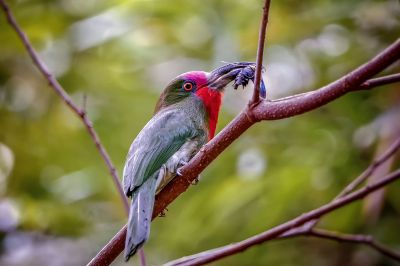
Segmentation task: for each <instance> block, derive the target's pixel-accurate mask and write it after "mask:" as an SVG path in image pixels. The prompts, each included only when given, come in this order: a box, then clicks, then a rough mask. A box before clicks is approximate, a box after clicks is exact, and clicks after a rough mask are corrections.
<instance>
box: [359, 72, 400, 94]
mask: <svg viewBox="0 0 400 266" xmlns="http://www.w3.org/2000/svg"><path fill="white" fill-rule="evenodd" d="M395 82H400V73H396V74H392V75H387V76H383V77H379V78H374V79H370V80H369V81H367V82H365V83H364V84H362V85H361V86H360V87H358V88H356V89H355V90H354V91H356V90H369V89H371V88H374V87H377V86H383V85H387V84H391V83H395Z"/></svg>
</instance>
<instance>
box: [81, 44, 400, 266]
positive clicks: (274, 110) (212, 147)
mask: <svg viewBox="0 0 400 266" xmlns="http://www.w3.org/2000/svg"><path fill="white" fill-rule="evenodd" d="M399 57H400V40H397V41H396V42H394V43H393V44H392V45H390V46H389V47H388V48H386V49H385V50H383V51H382V52H380V53H379V54H378V55H377V56H375V57H374V58H373V59H371V60H370V61H368V62H367V63H365V64H364V65H362V66H360V67H359V68H357V69H356V70H354V71H353V72H351V73H350V74H348V75H346V76H345V77H343V78H341V79H339V80H337V81H335V82H333V83H331V84H329V85H327V86H325V87H323V88H321V89H319V90H315V91H312V92H309V93H305V94H304V93H303V94H301V95H300V96H299V97H295V98H291V99H287V100H282V101H279V100H277V101H263V102H261V103H260V104H259V105H257V106H256V107H255V108H253V109H249V108H248V109H245V110H243V111H242V112H241V113H240V114H239V115H238V116H236V117H235V118H234V119H233V120H232V121H231V122H230V123H229V124H228V125H227V126H226V127H225V128H224V129H223V130H222V131H221V132H220V133H218V135H217V136H215V138H214V139H212V140H211V141H210V142H209V143H207V144H206V145H205V146H204V147H203V148H202V149H201V150H200V152H198V153H197V154H196V155H195V156H194V157H193V158H192V160H191V161H190V162H189V163H188V164H187V165H185V166H184V167H182V169H181V173H182V176H177V177H176V178H174V179H173V180H172V181H171V182H170V183H169V184H168V185H167V186H166V187H165V188H164V189H163V190H162V191H161V192H160V193H159V194H158V195H157V196H156V201H155V205H154V211H153V219H154V218H156V217H157V216H158V215H159V214H160V213H162V212H163V210H164V209H165V208H166V207H167V206H168V205H169V204H170V203H171V202H172V201H174V200H175V199H176V198H177V197H178V196H179V195H180V194H182V193H183V192H185V191H186V190H187V188H188V187H189V186H190V184H191V182H192V181H193V180H195V178H196V177H197V176H198V175H199V174H200V173H201V172H202V171H203V170H204V169H205V168H206V167H207V166H208V165H209V164H210V163H211V162H212V161H213V160H215V159H216V158H217V157H218V155H219V154H221V152H223V151H224V150H225V149H226V148H227V147H228V146H229V145H230V144H231V143H232V142H233V141H234V140H236V139H237V138H238V137H239V136H240V135H242V134H243V133H244V132H245V131H246V130H247V129H248V128H249V127H251V126H252V125H253V124H254V123H256V122H257V121H259V120H274V119H283V118H287V117H291V116H296V115H300V114H302V113H304V112H307V111H311V110H314V109H317V108H318V107H321V106H323V105H325V104H328V103H329V102H331V101H333V100H335V99H337V98H339V97H340V96H343V95H345V94H346V93H347V92H350V91H352V90H354V88H357V87H358V86H359V85H360V84H361V83H363V82H365V81H366V80H367V79H368V78H369V77H371V76H374V75H376V74H378V73H379V72H381V71H382V70H383V69H385V68H386V67H388V66H390V65H391V64H392V63H394V62H395V61H397V60H398V58H399ZM359 73H362V76H358V74H359ZM249 113H250V114H252V115H249ZM254 118H256V119H257V120H254ZM125 230H126V226H125V227H123V228H122V229H121V230H120V231H119V232H118V233H117V234H116V235H115V236H114V237H113V238H112V239H111V240H110V242H109V243H107V245H106V246H104V247H103V249H102V250H101V251H100V252H99V253H98V254H97V255H96V256H95V257H94V258H93V259H92V261H91V262H90V263H89V264H88V265H91V266H95V265H109V264H107V263H106V262H107V261H113V260H114V259H115V258H116V257H117V256H118V254H119V253H121V252H122V250H123V245H121V242H124V240H125V234H126V231H125Z"/></svg>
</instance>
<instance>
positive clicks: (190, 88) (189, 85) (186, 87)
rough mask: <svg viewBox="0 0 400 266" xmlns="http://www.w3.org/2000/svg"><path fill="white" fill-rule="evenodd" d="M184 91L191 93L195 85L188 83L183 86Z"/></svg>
mask: <svg viewBox="0 0 400 266" xmlns="http://www.w3.org/2000/svg"><path fill="white" fill-rule="evenodd" d="M183 89H184V90H185V91H191V90H192V89H193V84H192V83H190V82H186V83H185V84H183Z"/></svg>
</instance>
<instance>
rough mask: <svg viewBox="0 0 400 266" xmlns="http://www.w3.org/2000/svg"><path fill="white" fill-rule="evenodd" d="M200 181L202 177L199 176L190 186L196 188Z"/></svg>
mask: <svg viewBox="0 0 400 266" xmlns="http://www.w3.org/2000/svg"><path fill="white" fill-rule="evenodd" d="M199 181H200V175H198V176H197V177H196V178H195V179H193V181H192V182H190V184H191V185H193V186H195V185H197V184H198V183H199Z"/></svg>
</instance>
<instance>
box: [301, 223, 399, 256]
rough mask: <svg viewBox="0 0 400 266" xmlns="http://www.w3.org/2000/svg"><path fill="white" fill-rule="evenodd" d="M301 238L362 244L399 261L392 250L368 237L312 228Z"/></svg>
mask: <svg viewBox="0 0 400 266" xmlns="http://www.w3.org/2000/svg"><path fill="white" fill-rule="evenodd" d="M302 235H303V236H312V237H318V238H325V239H330V240H334V241H339V242H349V243H356V244H363V245H366V246H369V247H370V248H372V249H374V250H376V251H378V252H380V253H382V254H384V255H386V256H388V257H390V258H392V259H394V260H396V261H400V253H399V252H396V251H394V250H392V249H391V248H389V247H387V246H385V245H383V244H381V243H379V242H378V241H376V240H375V239H374V238H373V237H372V236H370V235H353V234H343V233H339V232H332V231H329V230H323V229H317V228H314V229H312V230H310V231H309V232H308V233H306V234H302Z"/></svg>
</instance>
